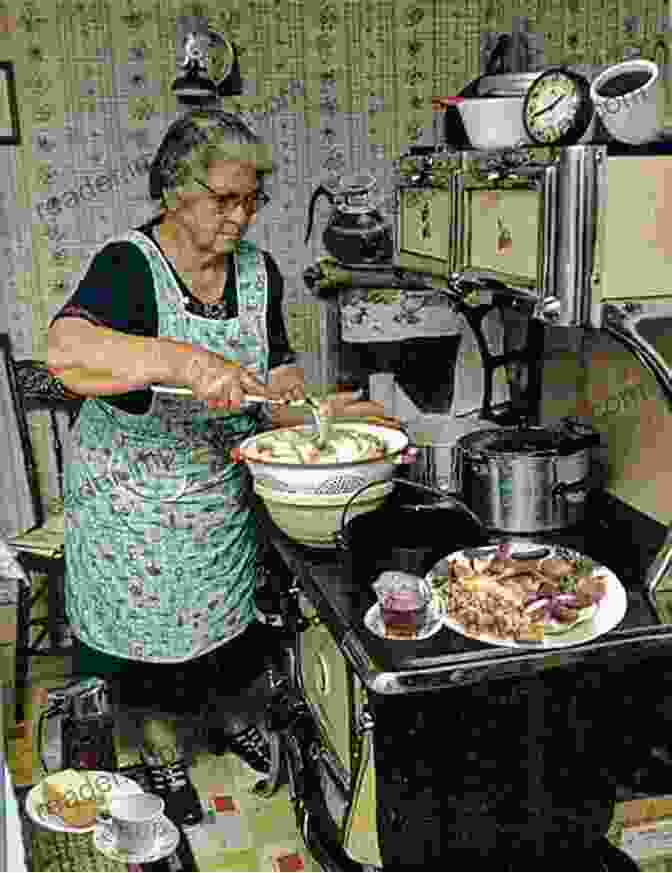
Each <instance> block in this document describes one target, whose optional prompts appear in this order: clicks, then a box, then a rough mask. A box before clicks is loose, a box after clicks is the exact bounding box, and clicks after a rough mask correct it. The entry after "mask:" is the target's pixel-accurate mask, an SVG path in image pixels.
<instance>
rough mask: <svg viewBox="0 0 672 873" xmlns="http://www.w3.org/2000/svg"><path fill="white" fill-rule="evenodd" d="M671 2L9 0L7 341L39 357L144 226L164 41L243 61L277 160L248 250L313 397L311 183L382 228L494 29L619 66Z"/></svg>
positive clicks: (315, 243)
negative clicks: (339, 191) (16, 134)
mask: <svg viewBox="0 0 672 873" xmlns="http://www.w3.org/2000/svg"><path fill="white" fill-rule="evenodd" d="M667 7H668V0H204V2H187V0H114V2H113V0H0V60H9V61H12V62H13V63H14V65H15V75H16V80H17V90H18V98H19V110H20V124H21V131H22V144H21V145H20V146H18V147H8V146H2V147H0V251H1V252H2V262H3V266H4V269H3V270H2V271H1V273H0V330H9V332H10V333H11V335H12V338H13V342H14V347H15V350H16V352H17V354H19V355H31V354H32V355H38V356H41V355H44V354H45V350H46V327H47V324H48V322H49V319H50V317H51V315H52V314H53V313H54V312H55V311H56V310H57V309H58V308H59V307H60V306H61V305H62V303H63V302H64V300H65V299H66V298H67V297H68V295H69V294H70V293H71V291H72V289H73V287H74V285H75V283H76V281H77V277H78V275H79V273H80V271H81V270H82V269H84V267H85V266H86V264H87V261H88V259H89V258H90V257H91V255H92V253H93V252H94V251H95V250H96V248H97V247H98V246H99V245H100V244H101V243H102V242H103V241H104V240H105V239H106V238H107V237H109V236H111V235H112V234H115V233H117V232H120V231H123V230H125V229H126V228H128V227H129V226H132V225H136V224H138V223H140V222H141V221H143V220H145V219H147V218H148V217H149V216H150V215H151V214H152V207H151V204H150V203H149V201H148V198H147V191H146V188H147V178H146V173H147V165H148V161H149V159H150V158H151V156H152V154H153V152H154V150H155V148H156V146H157V145H158V143H159V141H160V139H161V136H162V133H163V131H164V130H165V128H166V126H167V124H168V123H169V122H170V121H171V120H172V118H173V117H174V116H175V114H176V112H177V106H176V101H175V97H174V95H173V93H172V91H171V85H172V82H173V80H174V78H175V76H176V73H177V70H176V45H175V35H176V29H177V19H178V17H179V16H183V15H198V16H202V17H204V18H206V19H207V20H208V23H209V25H210V27H211V28H212V29H214V30H216V31H218V32H220V33H222V34H223V35H225V36H226V37H227V38H228V39H230V40H232V41H233V42H235V44H236V46H237V47H238V52H239V61H240V66H241V74H242V77H243V82H244V86H243V94H242V96H240V97H237V98H228V101H229V102H228V104H227V105H231V106H233V107H237V108H239V109H241V110H243V111H245V112H247V113H248V114H249V117H250V119H251V121H252V122H253V123H254V125H255V126H256V127H257V128H258V130H259V132H260V133H261V134H262V135H264V136H266V137H267V138H269V140H270V141H271V142H272V144H273V148H274V155H275V158H276V162H277V165H278V172H277V174H276V178H275V180H274V183H273V190H272V192H271V193H272V194H273V203H272V205H271V206H269V207H268V209H267V210H266V211H265V212H264V215H263V219H260V222H259V226H258V228H257V229H256V230H255V236H254V238H256V239H257V241H258V242H259V243H260V244H261V245H262V246H264V247H266V248H268V249H270V250H271V251H272V252H273V254H274V256H275V258H276V260H277V261H278V264H279V265H280V268H281V270H282V271H283V274H284V276H285V281H286V310H287V321H288V325H289V329H290V334H291V337H292V341H293V343H294V345H295V347H296V349H297V351H299V352H301V353H302V362H303V363H304V365H305V368H306V373H307V378H308V381H309V382H310V383H311V384H315V385H322V386H326V385H328V384H333V383H334V382H335V381H336V379H337V376H338V373H337V358H338V356H337V355H336V354H335V342H336V340H335V336H334V331H335V325H337V324H338V319H334V316H333V312H332V311H330V307H329V306H328V305H327V304H325V303H320V302H318V301H316V300H315V298H314V297H313V296H312V295H311V293H310V292H309V291H308V289H307V288H306V287H305V285H304V283H303V280H302V274H303V270H304V269H305V268H306V267H307V266H308V265H309V264H311V263H312V262H314V261H315V259H316V258H317V257H319V256H320V255H322V254H324V251H323V249H322V243H321V234H322V230H323V228H324V221H325V218H326V216H327V214H328V211H329V205H328V203H326V202H323V203H322V205H321V206H319V207H318V210H317V215H316V228H315V231H314V232H313V234H312V239H311V240H310V241H309V244H308V246H305V245H304V243H303V237H304V234H305V227H306V212H307V207H308V202H309V199H310V195H311V193H312V191H313V190H314V189H315V187H316V186H317V185H318V184H319V183H320V182H323V181H328V180H330V179H333V178H334V177H336V176H339V175H341V174H345V173H357V172H360V171H366V172H369V173H371V174H373V175H374V176H375V177H376V179H377V182H378V188H377V197H378V201H379V205H380V208H381V209H382V210H383V211H384V212H385V213H386V214H387V215H388V216H389V217H390V218H393V212H394V209H395V198H394V190H393V179H394V171H395V167H394V162H395V160H396V159H397V158H398V157H399V155H400V154H401V153H402V152H404V151H405V150H407V149H408V147H409V146H410V145H412V144H429V143H433V142H434V141H435V131H436V130H438V127H439V125H438V124H437V123H436V122H437V119H436V118H435V116H434V114H433V112H432V104H431V97H432V96H433V95H448V94H454V93H456V92H457V91H458V90H459V89H461V88H462V87H463V86H464V84H466V82H468V81H469V80H470V79H472V78H474V77H475V76H476V75H478V74H479V72H481V70H482V69H483V66H484V62H485V59H486V56H487V53H488V51H489V50H490V49H491V48H492V46H493V45H494V42H495V41H496V39H497V37H498V35H499V34H501V33H509V32H514V31H517V32H523V33H525V34H526V35H527V38H526V45H527V46H528V63H529V64H530V65H532V66H535V65H536V66H541V65H543V64H548V63H554V62H560V61H571V62H575V63H576V62H586V63H608V62H615V61H618V60H620V59H621V58H623V57H625V56H628V54H634V53H638V52H644V53H645V52H647V51H648V50H649V49H650V47H651V46H653V45H654V43H655V40H656V38H657V37H659V36H663V37H665V38H666V35H667V31H668V21H669V18H668V14H667V13H668V8H667Z"/></svg>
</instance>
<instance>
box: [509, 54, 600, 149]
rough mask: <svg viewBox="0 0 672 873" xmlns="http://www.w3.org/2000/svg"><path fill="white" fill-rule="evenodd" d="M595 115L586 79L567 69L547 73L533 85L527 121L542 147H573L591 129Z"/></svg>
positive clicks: (525, 115)
mask: <svg viewBox="0 0 672 873" xmlns="http://www.w3.org/2000/svg"><path fill="white" fill-rule="evenodd" d="M593 112H594V107H593V102H592V100H591V99H590V84H589V82H588V80H587V79H586V78H584V77H583V76H579V75H578V74H576V73H572V72H570V71H569V70H565V69H563V68H555V69H551V70H546V72H544V73H541V75H540V76H538V78H536V79H535V80H534V82H533V83H532V84H531V85H530V88H529V89H528V92H527V94H526V96H525V103H524V105H523V122H524V124H525V130H526V131H527V133H528V135H529V137H530V139H531V140H532V141H533V142H536V143H539V144H540V145H571V144H572V143H575V142H578V140H579V139H581V137H582V136H583V134H584V133H585V132H586V130H588V126H589V124H590V122H591V120H592V117H593Z"/></svg>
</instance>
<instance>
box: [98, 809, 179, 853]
mask: <svg viewBox="0 0 672 873" xmlns="http://www.w3.org/2000/svg"><path fill="white" fill-rule="evenodd" d="M179 842H180V832H179V831H178V829H177V828H176V827H175V825H174V824H173V823H172V821H171V820H170V819H169V818H167V817H166V816H165V815H162V816H161V818H160V819H159V833H158V835H157V837H156V842H155V843H154V846H153V848H152V849H151V850H150V851H149V852H145V853H142V854H140V853H138V852H127V851H125V850H123V849H117V832H116V830H115V828H114V825H113V824H108V823H106V822H105V823H99V824H97V825H96V827H95V830H94V832H93V844H94V846H95V847H96V849H98V851H99V852H102V853H103V855H107V857H108V858H111V859H112V860H113V861H121V863H122V864H152V863H154V861H160V860H161V858H166V857H167V856H168V855H172V854H173V852H174V851H175V849H176V848H177V847H178V845H179Z"/></svg>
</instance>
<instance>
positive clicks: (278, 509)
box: [254, 482, 395, 549]
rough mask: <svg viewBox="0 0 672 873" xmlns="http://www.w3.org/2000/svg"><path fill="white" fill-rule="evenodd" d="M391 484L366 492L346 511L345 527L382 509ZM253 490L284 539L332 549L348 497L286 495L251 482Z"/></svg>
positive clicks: (380, 485) (335, 495)
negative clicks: (380, 507) (363, 516)
mask: <svg viewBox="0 0 672 873" xmlns="http://www.w3.org/2000/svg"><path fill="white" fill-rule="evenodd" d="M394 485H395V483H394V482H379V483H378V484H376V485H372V486H371V487H370V488H367V489H366V491H364V492H362V494H360V495H359V496H358V497H356V498H355V499H354V500H353V501H352V503H351V504H350V506H349V507H348V512H347V517H346V519H345V521H346V523H347V522H348V521H350V519H352V518H355V516H357V515H362V514H363V513H365V512H371V511H372V510H374V509H378V507H379V506H382V505H383V503H384V502H385V500H386V499H387V497H388V495H389V494H390V493H391V492H392V491H393V490H394ZM254 490H255V492H256V493H257V494H258V496H259V497H260V498H261V499H262V500H263V501H264V504H265V505H266V509H267V510H268V514H269V515H270V516H271V518H272V519H273V521H274V523H275V524H276V525H277V526H278V527H279V528H280V530H282V531H284V532H285V533H286V534H287V536H288V537H290V538H291V539H293V540H296V541H297V542H299V543H303V544H304V545H306V546H311V547H312V548H318V549H333V548H334V547H335V546H336V535H337V534H338V532H339V531H340V530H341V521H342V519H343V512H344V510H345V508H346V506H347V503H348V501H349V500H350V498H351V497H352V495H351V494H287V493H284V492H282V491H276V490H275V489H273V488H265V487H264V486H263V485H262V484H260V483H259V482H255V485H254Z"/></svg>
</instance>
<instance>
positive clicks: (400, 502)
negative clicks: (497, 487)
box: [337, 478, 487, 584]
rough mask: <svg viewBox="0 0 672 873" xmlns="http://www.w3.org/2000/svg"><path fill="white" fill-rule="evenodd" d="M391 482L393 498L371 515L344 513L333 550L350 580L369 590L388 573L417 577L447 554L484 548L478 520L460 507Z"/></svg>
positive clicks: (434, 494) (400, 482) (453, 501)
mask: <svg viewBox="0 0 672 873" xmlns="http://www.w3.org/2000/svg"><path fill="white" fill-rule="evenodd" d="M391 481H392V483H393V484H395V485H396V488H395V491H394V493H393V494H392V495H391V496H390V498H389V499H388V500H387V501H386V503H385V505H384V506H382V507H381V508H379V509H377V510H376V511H375V512H370V513H368V514H367V515H362V516H359V517H349V513H350V505H346V506H345V508H344V510H343V513H342V518H341V527H340V531H339V534H338V537H337V544H338V546H339V548H340V549H341V550H342V551H343V552H344V553H345V555H346V557H347V560H348V561H349V565H350V576H351V578H352V579H356V580H357V581H358V582H361V583H362V584H367V583H369V582H373V580H374V579H376V578H377V577H378V576H379V574H380V573H383V572H385V571H386V570H402V571H404V572H406V573H414V574H415V575H416V576H421V575H424V574H425V573H426V572H427V570H429V568H430V567H431V566H432V564H434V563H435V562H436V561H437V560H438V559H439V557H441V555H443V554H445V550H446V548H451V547H453V548H456V549H457V548H463V547H466V546H481V545H485V543H486V542H487V535H486V532H485V530H484V529H483V526H482V524H481V523H480V521H479V519H478V518H477V517H476V516H474V514H473V513H472V512H471V510H470V509H469V508H468V507H467V506H465V504H464V503H462V502H461V501H459V500H457V499H455V498H452V497H448V496H446V495H445V494H443V493H441V492H440V491H438V492H437V491H435V490H434V489H432V488H427V487H425V486H422V485H419V484H418V483H416V482H410V481H408V480H407V479H401V478H399V479H393V480H391ZM364 494H366V491H365V490H364V489H362V490H361V491H360V492H359V494H357V495H354V499H356V498H357V497H359V496H362V495H364Z"/></svg>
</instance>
